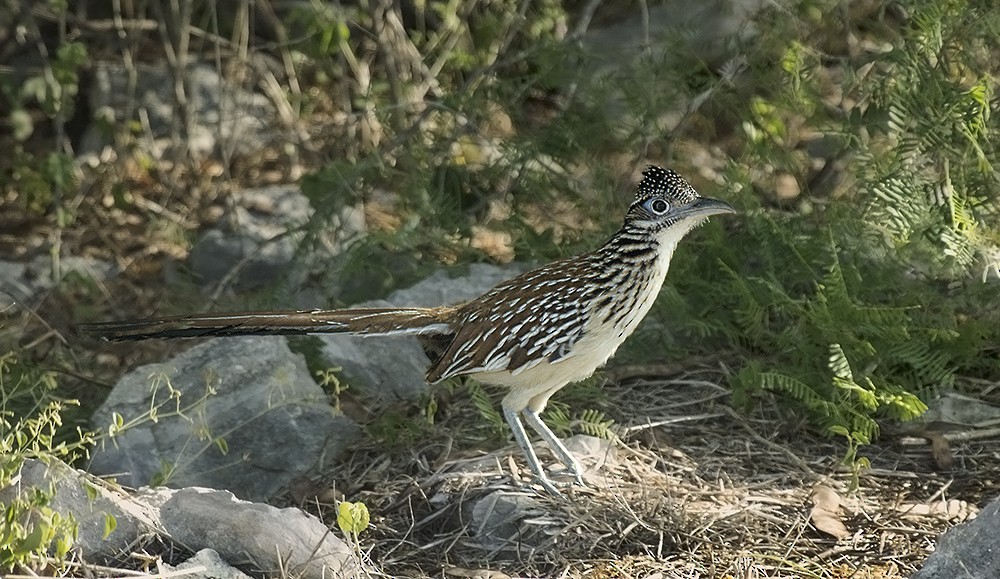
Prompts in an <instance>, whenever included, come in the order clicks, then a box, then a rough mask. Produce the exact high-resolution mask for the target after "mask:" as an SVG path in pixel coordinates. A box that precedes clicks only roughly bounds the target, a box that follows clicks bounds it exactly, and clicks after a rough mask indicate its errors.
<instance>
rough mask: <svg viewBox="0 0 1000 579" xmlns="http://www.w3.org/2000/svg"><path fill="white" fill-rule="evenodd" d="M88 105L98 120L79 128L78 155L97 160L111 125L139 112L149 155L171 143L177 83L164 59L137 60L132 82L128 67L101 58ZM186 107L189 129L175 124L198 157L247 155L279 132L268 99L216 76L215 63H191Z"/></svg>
mask: <svg viewBox="0 0 1000 579" xmlns="http://www.w3.org/2000/svg"><path fill="white" fill-rule="evenodd" d="M90 85H91V90H90V94H89V95H88V97H89V104H90V107H91V110H93V111H95V114H94V116H95V118H97V119H98V121H97V122H95V123H92V124H91V126H89V127H88V128H87V130H86V132H85V133H84V136H83V139H82V142H81V146H80V148H79V150H80V152H81V155H82V156H84V157H85V158H86V157H96V158H98V159H100V157H101V155H102V151H103V149H104V148H105V147H107V146H112V143H113V136H114V135H113V133H114V131H113V127H114V126H124V125H125V124H126V123H129V122H133V121H138V120H139V111H140V110H141V111H143V112H144V113H145V114H144V119H148V124H146V123H144V124H145V125H146V126H147V127H148V129H147V130H148V133H144V135H145V136H146V137H147V138H142V139H139V140H138V141H137V142H138V143H139V145H140V146H145V148H146V152H148V153H149V154H150V155H151V156H152V157H153V158H154V159H159V158H161V157H162V156H163V153H164V152H165V151H166V150H167V149H168V148H170V147H171V146H173V143H175V140H174V139H173V134H172V133H173V131H174V130H175V125H176V124H177V123H179V122H180V121H179V120H178V110H177V108H176V107H175V102H176V98H177V97H176V95H177V91H176V86H175V85H176V82H175V80H174V75H173V73H172V72H171V70H170V69H169V68H168V67H167V66H166V65H165V64H157V65H148V64H142V63H139V64H137V65H136V67H135V83H134V85H133V84H131V83H130V78H129V71H128V70H127V69H126V68H125V67H124V66H123V65H121V64H116V63H112V62H100V63H98V64H97V65H96V66H95V68H94V75H93V82H91V83H90ZM184 85H185V96H186V100H187V103H186V107H187V112H188V113H189V114H190V117H191V126H190V128H189V129H188V130H186V131H185V130H184V127H183V126H181V127H179V130H180V131H181V136H182V138H183V140H184V142H185V144H186V146H187V148H188V151H189V152H190V153H191V154H192V155H193V156H194V157H195V158H201V157H205V156H208V155H211V154H220V156H223V157H225V158H229V157H230V156H231V155H232V154H237V155H246V154H249V153H253V152H256V151H260V150H261V149H263V148H265V147H266V146H267V145H268V144H269V143H270V142H272V141H276V140H277V139H278V138H279V137H280V135H279V134H277V133H276V131H274V129H273V127H275V126H277V125H278V123H277V121H276V112H275V109H274V105H273V104H272V103H271V101H270V100H269V99H268V98H267V97H266V96H264V95H262V94H257V93H253V92H250V91H247V90H245V89H243V88H242V87H239V86H236V85H233V84H231V83H230V82H228V81H227V80H226V79H224V78H223V77H221V76H219V73H218V71H217V70H215V68H214V67H211V66H208V65H204V64H194V65H192V66H190V67H189V68H188V70H187V71H186V73H185V78H184Z"/></svg>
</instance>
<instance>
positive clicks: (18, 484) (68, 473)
mask: <svg viewBox="0 0 1000 579" xmlns="http://www.w3.org/2000/svg"><path fill="white" fill-rule="evenodd" d="M50 488H51V489H52V490H54V493H55V494H54V497H53V499H52V502H51V503H50V505H49V506H51V507H52V509H54V510H55V511H56V512H58V513H60V514H62V515H70V514H72V515H73V516H74V517H75V518H76V521H77V523H79V535H78V536H77V540H76V548H78V549H80V551H81V552H82V554H83V557H84V559H85V560H86V561H89V562H105V561H110V560H113V559H116V558H117V557H118V556H119V555H120V554H121V553H122V552H125V551H126V550H128V549H129V548H132V547H134V546H135V543H136V542H137V541H138V540H139V539H140V538H141V537H143V536H147V535H150V534H151V533H158V532H159V531H160V529H159V524H158V522H157V515H156V512H155V509H150V508H149V507H148V506H147V505H145V504H143V503H142V502H140V501H136V500H134V499H133V498H132V497H130V496H128V495H127V494H125V493H124V492H119V491H117V490H115V489H114V488H112V487H111V486H109V485H107V484H105V483H103V482H102V481H98V480H94V478H93V477H92V476H90V475H88V474H87V473H85V472H83V471H78V470H76V469H74V468H71V467H70V466H68V465H66V464H64V463H61V462H58V461H53V462H52V463H51V464H49V465H46V464H44V463H42V462H40V461H38V460H33V459H28V460H26V461H25V462H24V464H23V465H22V466H21V469H20V472H19V476H18V477H16V478H15V482H14V484H12V485H11V486H9V487H7V488H4V489H0V503H10V502H11V501H12V500H14V499H15V498H17V497H18V496H23V493H26V492H29V491H30V490H31V489H40V490H42V491H45V492H48V491H49V489H50ZM88 489H89V491H88ZM108 516H113V517H114V519H115V522H116V523H117V526H116V527H115V529H114V530H113V531H111V533H110V534H109V535H108V537H107V538H105V537H104V531H105V523H106V520H107V517H108Z"/></svg>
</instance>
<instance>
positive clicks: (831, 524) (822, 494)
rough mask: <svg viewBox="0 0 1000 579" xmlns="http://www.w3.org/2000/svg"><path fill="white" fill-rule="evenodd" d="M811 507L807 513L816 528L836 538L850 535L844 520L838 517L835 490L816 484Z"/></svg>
mask: <svg viewBox="0 0 1000 579" xmlns="http://www.w3.org/2000/svg"><path fill="white" fill-rule="evenodd" d="M812 502H813V508H812V512H811V513H809V520H810V521H812V524H813V526H814V527H816V530H818V531H820V532H822V533H826V534H827V535H830V536H832V537H836V538H837V539H846V538H847V537H850V536H851V532H850V531H848V530H847V526H846V525H844V521H843V520H841V518H840V496H839V495H838V494H837V491H835V490H833V489H832V488H830V487H828V486H825V485H817V486H816V487H815V488H814V489H813V493H812Z"/></svg>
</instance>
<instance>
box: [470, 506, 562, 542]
mask: <svg viewBox="0 0 1000 579" xmlns="http://www.w3.org/2000/svg"><path fill="white" fill-rule="evenodd" d="M545 512H546V510H545V509H544V508H543V507H542V503H541V501H539V499H538V498H537V497H536V496H534V494H533V493H529V492H506V491H494V492H492V493H490V494H488V495H486V496H485V497H483V498H481V499H479V500H476V501H475V502H473V503H472V508H471V509H469V510H468V513H467V520H468V521H469V533H470V534H472V535H473V536H474V537H475V538H476V540H477V541H478V542H479V544H480V545H481V546H482V547H483V548H484V549H487V550H490V551H494V550H499V549H503V548H514V549H524V548H529V549H530V548H537V547H539V546H540V545H541V544H542V543H543V542H544V541H545V540H546V539H548V538H549V537H548V535H547V534H546V533H545V532H544V529H545V526H544V525H538V524H531V523H530V522H529V521H528V519H531V518H534V517H541V516H543V515H544V514H545Z"/></svg>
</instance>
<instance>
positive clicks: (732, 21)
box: [584, 0, 768, 70]
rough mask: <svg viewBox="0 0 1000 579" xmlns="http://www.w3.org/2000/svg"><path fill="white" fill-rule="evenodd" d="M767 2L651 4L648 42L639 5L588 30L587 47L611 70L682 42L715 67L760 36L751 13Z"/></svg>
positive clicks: (671, 1)
mask: <svg viewBox="0 0 1000 579" xmlns="http://www.w3.org/2000/svg"><path fill="white" fill-rule="evenodd" d="M766 6H768V2H766V1H765V0H707V1H704V2H686V1H684V0H667V1H666V2H664V3H662V4H657V5H655V6H650V7H649V15H648V17H649V21H648V32H649V39H648V41H649V45H647V44H646V42H647V39H646V30H647V29H646V28H645V27H644V25H643V15H642V14H641V13H640V12H639V11H638V10H636V11H635V13H634V16H632V17H631V18H627V19H625V20H622V21H620V22H617V23H615V24H613V25H611V26H608V27H606V28H596V27H595V28H592V29H591V30H589V31H588V32H587V34H586V36H585V37H584V48H585V49H587V50H588V52H591V53H592V54H598V55H601V59H602V60H603V61H604V62H605V63H606V67H607V68H609V69H618V70H621V68H622V67H626V66H628V65H630V64H631V63H633V62H635V61H637V60H639V59H640V58H641V57H643V55H649V54H653V55H654V56H655V57H657V58H662V57H663V56H664V54H663V53H664V52H665V51H666V52H667V54H668V55H669V53H670V52H671V51H670V50H669V49H670V47H673V46H676V45H678V44H680V45H682V46H683V47H684V48H685V49H686V50H687V52H689V53H690V54H691V55H692V57H694V58H697V60H699V61H703V62H708V63H710V64H711V65H713V66H717V65H719V64H721V63H722V62H724V61H725V60H726V59H727V58H729V57H731V56H732V55H734V54H736V53H737V50H738V49H739V48H740V46H741V44H744V43H746V42H747V41H748V40H750V39H751V38H753V37H754V36H756V34H757V30H756V27H755V26H754V23H753V17H754V16H755V15H756V14H757V13H758V12H760V10H762V9H763V8H764V7H766ZM682 31H683V34H680V32H682ZM674 50H675V51H676V49H674Z"/></svg>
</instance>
